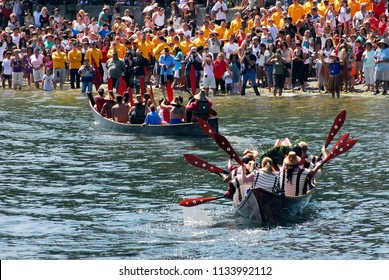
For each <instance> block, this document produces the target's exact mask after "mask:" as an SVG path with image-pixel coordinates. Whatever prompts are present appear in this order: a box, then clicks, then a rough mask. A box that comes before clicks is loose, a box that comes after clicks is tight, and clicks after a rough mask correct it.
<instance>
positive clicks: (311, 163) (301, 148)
mask: <svg viewBox="0 0 389 280" xmlns="http://www.w3.org/2000/svg"><path fill="white" fill-rule="evenodd" d="M292 150H293V151H294V152H295V153H296V155H297V156H299V157H300V158H301V161H300V165H301V166H302V167H304V168H309V169H313V168H315V166H317V165H318V164H319V163H320V157H319V156H315V155H312V154H308V144H307V143H306V142H304V141H301V142H299V143H298V144H297V145H295V146H294V147H293V149H292ZM322 154H323V156H324V158H325V157H326V156H327V153H326V151H325V149H323V150H322ZM320 176H321V170H318V171H317V172H316V174H315V178H319V177H320Z"/></svg>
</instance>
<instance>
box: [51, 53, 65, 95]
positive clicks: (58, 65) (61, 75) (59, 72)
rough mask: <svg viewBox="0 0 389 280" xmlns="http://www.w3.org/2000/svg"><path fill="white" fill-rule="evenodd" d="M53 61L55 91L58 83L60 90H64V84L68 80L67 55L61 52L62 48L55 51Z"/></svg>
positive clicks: (52, 56)
mask: <svg viewBox="0 0 389 280" xmlns="http://www.w3.org/2000/svg"><path fill="white" fill-rule="evenodd" d="M51 58H52V59H53V69H54V83H53V86H54V90H55V89H56V88H57V83H59V89H60V90H63V84H64V83H65V80H66V68H65V63H66V54H65V53H64V52H62V51H61V47H57V48H56V49H53V53H52V55H51Z"/></svg>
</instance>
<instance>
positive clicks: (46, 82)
mask: <svg viewBox="0 0 389 280" xmlns="http://www.w3.org/2000/svg"><path fill="white" fill-rule="evenodd" d="M53 81H54V76H53V74H52V72H51V69H50V68H47V69H46V74H44V75H43V79H42V88H43V89H44V91H53Z"/></svg>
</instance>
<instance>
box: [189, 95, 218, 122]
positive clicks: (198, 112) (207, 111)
mask: <svg viewBox="0 0 389 280" xmlns="http://www.w3.org/2000/svg"><path fill="white" fill-rule="evenodd" d="M193 98H194V100H195V102H192V103H190V104H189V105H188V106H187V107H186V111H187V112H192V118H191V119H192V122H195V121H197V118H201V119H203V120H208V119H209V118H210V117H211V115H214V116H216V115H217V113H216V111H215V110H213V109H212V101H211V100H209V99H208V98H207V96H206V93H205V90H203V89H202V90H201V91H200V92H199V93H198V94H196V95H195V96H194V97H193ZM188 119H190V118H188Z"/></svg>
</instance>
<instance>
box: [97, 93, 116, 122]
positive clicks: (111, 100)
mask: <svg viewBox="0 0 389 280" xmlns="http://www.w3.org/2000/svg"><path fill="white" fill-rule="evenodd" d="M114 105H116V101H115V95H114V93H113V91H112V90H110V91H109V92H108V101H107V102H106V103H105V104H104V105H103V108H102V109H101V112H100V115H102V116H103V117H105V118H107V119H112V107H113V106H114Z"/></svg>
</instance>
